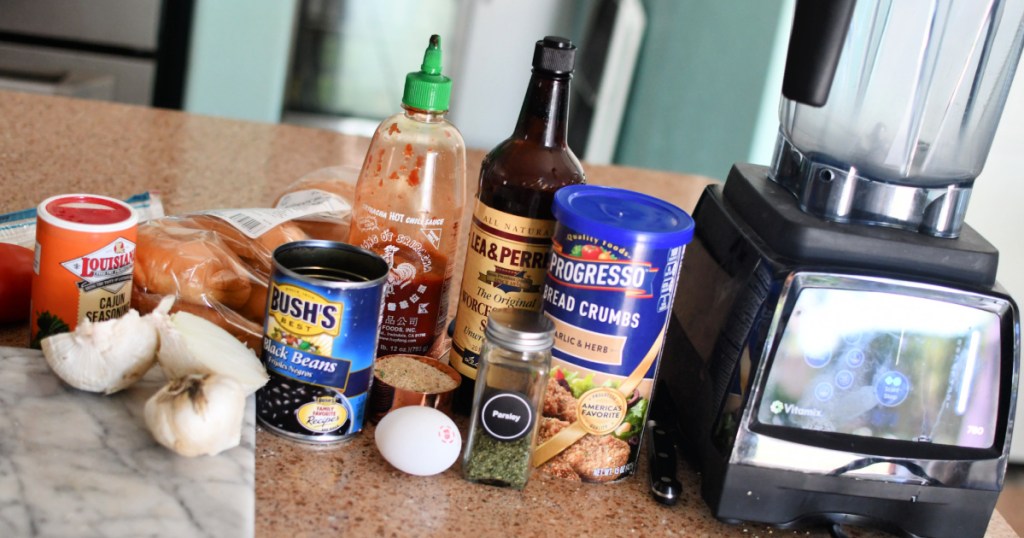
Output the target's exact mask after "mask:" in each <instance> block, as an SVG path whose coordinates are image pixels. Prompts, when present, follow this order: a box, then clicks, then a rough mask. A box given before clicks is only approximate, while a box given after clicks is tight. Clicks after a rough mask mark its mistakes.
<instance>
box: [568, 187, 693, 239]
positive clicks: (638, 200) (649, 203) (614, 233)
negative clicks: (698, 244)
mask: <svg viewBox="0 0 1024 538" xmlns="http://www.w3.org/2000/svg"><path fill="white" fill-rule="evenodd" d="M552 212H553V213H554V215H555V218H556V219H558V222H559V224H561V225H563V226H567V227H569V228H572V229H573V230H574V231H577V232H581V233H591V234H593V235H597V236H600V237H601V238H602V239H607V240H609V241H612V242H615V243H623V244H627V243H635V242H640V243H644V244H647V245H649V246H650V247H652V248H672V247H679V246H683V245H685V244H687V243H689V242H690V240H691V239H693V218H691V217H690V215H688V214H687V213H686V212H685V211H683V210H682V209H679V208H678V207H676V206H675V205H672V204H670V203H668V202H666V201H664V200H660V199H658V198H654V197H653V196H648V195H646V194H642V193H639V192H633V191H628V190H625V189H617V188H614V187H600V186H597V185H570V186H568V187H563V188H561V189H559V190H558V192H556V193H555V203H554V206H553V207H552Z"/></svg>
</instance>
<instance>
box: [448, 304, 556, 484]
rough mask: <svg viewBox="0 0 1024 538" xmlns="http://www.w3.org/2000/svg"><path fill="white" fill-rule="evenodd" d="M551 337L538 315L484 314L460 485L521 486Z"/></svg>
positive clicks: (550, 329)
mask: <svg viewBox="0 0 1024 538" xmlns="http://www.w3.org/2000/svg"><path fill="white" fill-rule="evenodd" d="M553 335H554V325H553V324H552V323H551V320H549V319H548V318H546V317H544V315H543V314H541V313H539V312H531V311H526V310H513V309H497V310H492V311H491V312H490V315H489V316H488V319H487V328H486V330H485V331H484V336H485V337H486V340H485V341H484V345H483V348H482V349H481V351H480V363H479V368H480V369H479V370H478V372H477V377H476V386H475V390H474V394H473V413H472V415H471V419H472V421H471V423H470V429H469V437H468V439H467V442H466V450H465V452H464V453H463V455H462V476H463V478H465V479H466V480H469V481H470V482H479V483H483V484H489V485H492V486H501V487H512V488H516V489H523V488H524V487H525V486H526V481H527V479H528V478H529V476H530V456H531V453H532V451H533V440H534V436H535V434H536V431H537V419H538V415H539V409H540V405H541V402H542V401H543V399H544V389H545V387H546V386H547V379H548V370H549V369H550V367H551V345H552V343H553V341H554V340H553V338H554V336H553Z"/></svg>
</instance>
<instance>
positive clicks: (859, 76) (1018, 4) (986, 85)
mask: <svg viewBox="0 0 1024 538" xmlns="http://www.w3.org/2000/svg"><path fill="white" fill-rule="evenodd" d="M1022 39H1024V0H984V1H983V0H968V1H957V0H875V1H870V0H860V1H856V2H855V1H853V0H838V1H828V2H826V1H821V0H817V1H813V2H808V1H807V0H800V1H799V2H798V4H797V8H796V16H795V17H794V22H793V37H792V38H791V41H790V48H789V53H788V58H787V66H786V73H785V80H784V83H783V92H782V93H783V99H782V102H781V104H780V108H779V120H780V128H779V137H778V140H777V143H776V148H775V155H774V157H773V162H772V167H771V173H770V177H771V178H772V179H773V180H775V181H776V182H777V183H779V184H781V185H782V186H784V187H785V188H786V189H787V190H789V191H790V192H792V193H793V194H794V195H795V196H796V197H797V199H798V201H799V204H800V207H801V208H802V209H803V210H804V211H805V212H807V213H810V214H812V215H816V216H818V217H821V218H824V219H828V220H832V221H837V222H849V223H860V224H872V225H882V226H891V227H895V228H901V229H906V230H915V231H919V232H921V233H925V234H930V235H933V236H939V237H951V238H952V237H957V236H959V234H960V230H961V228H962V226H963V220H964V214H965V213H966V211H967V203H968V200H969V198H970V194H971V189H972V188H973V184H974V180H975V178H976V177H977V176H978V174H979V173H981V170H982V167H983V166H984V164H985V159H986V157H987V156H988V152H989V148H990V146H991V144H992V138H993V136H994V135H995V130H996V126H997V124H998V121H999V117H1000V115H1001V113H1002V110H1003V105H1004V104H1005V101H1006V96H1007V94H1008V92H1009V88H1010V82H1011V80H1012V79H1013V74H1014V72H1015V70H1016V67H1017V62H1018V60H1019V58H1020V54H1021V45H1022Z"/></svg>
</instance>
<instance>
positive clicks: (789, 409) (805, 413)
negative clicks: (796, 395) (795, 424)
mask: <svg viewBox="0 0 1024 538" xmlns="http://www.w3.org/2000/svg"><path fill="white" fill-rule="evenodd" d="M768 409H769V410H770V411H771V412H772V413H773V414H776V415H778V414H779V413H785V414H787V415H798V416H802V417H820V416H821V409H809V408H807V407H800V406H798V405H796V404H791V403H782V402H781V401H779V400H775V401H774V402H772V403H771V405H770V406H768Z"/></svg>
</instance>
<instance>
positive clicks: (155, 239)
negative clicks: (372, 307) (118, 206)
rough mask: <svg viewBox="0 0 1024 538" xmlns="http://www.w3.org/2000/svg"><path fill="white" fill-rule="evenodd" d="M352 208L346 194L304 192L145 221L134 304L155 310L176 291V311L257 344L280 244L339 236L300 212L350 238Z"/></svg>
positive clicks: (253, 346)
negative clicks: (309, 224) (316, 227)
mask: <svg viewBox="0 0 1024 538" xmlns="http://www.w3.org/2000/svg"><path fill="white" fill-rule="evenodd" d="M283 197H284V196H282V198H283ZM350 209H351V202H350V201H349V200H348V199H344V198H342V197H341V196H340V195H335V194H330V195H327V194H324V195H312V196H309V195H303V196H300V197H298V199H296V198H293V199H292V200H291V203H287V201H286V203H285V204H284V205H281V204H279V205H278V207H276V208H273V209H270V208H262V209H221V210H212V211H205V212H201V213H194V214H189V215H182V216H171V217H164V218H161V219H156V220H152V221H149V222H146V223H144V224H141V225H139V230H138V242H137V246H136V258H135V272H134V277H133V289H132V306H134V307H135V308H136V310H138V311H139V312H141V313H148V312H151V311H152V310H153V309H154V308H155V307H156V305H157V304H158V303H159V300H160V298H161V297H163V296H165V295H175V296H177V298H178V299H177V300H176V301H175V303H174V307H173V308H172V312H176V311H186V312H189V313H192V314H195V315H197V316H200V317H203V318H205V319H208V320H210V321H212V322H214V323H216V324H217V325H219V326H221V327H223V328H224V329H225V330H227V331H228V332H230V333H231V334H233V335H234V336H235V337H236V338H238V339H239V340H240V341H242V342H243V343H245V344H246V345H247V346H249V347H250V348H251V349H253V350H254V351H257V352H258V351H259V349H260V341H261V339H262V331H263V323H264V316H265V309H266V303H267V287H268V284H269V281H270V274H271V271H272V267H273V265H272V255H273V252H274V249H276V248H277V247H278V246H280V245H283V244H285V243H289V242H292V241H301V240H304V239H310V238H315V239H334V240H337V238H334V237H323V236H321V235H319V234H317V235H311V234H308V233H306V231H304V230H303V228H302V227H300V226H299V220H300V219H306V218H309V217H314V218H318V219H320V222H321V223H327V225H329V226H330V228H329V229H332V230H337V229H339V228H341V227H344V228H345V237H344V238H343V239H347V227H348V219H349V214H350ZM311 229H312V228H311Z"/></svg>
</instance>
